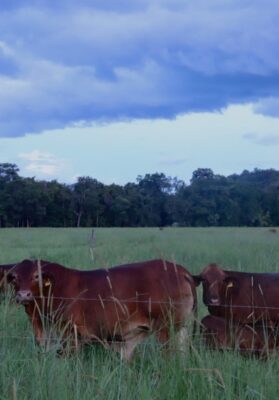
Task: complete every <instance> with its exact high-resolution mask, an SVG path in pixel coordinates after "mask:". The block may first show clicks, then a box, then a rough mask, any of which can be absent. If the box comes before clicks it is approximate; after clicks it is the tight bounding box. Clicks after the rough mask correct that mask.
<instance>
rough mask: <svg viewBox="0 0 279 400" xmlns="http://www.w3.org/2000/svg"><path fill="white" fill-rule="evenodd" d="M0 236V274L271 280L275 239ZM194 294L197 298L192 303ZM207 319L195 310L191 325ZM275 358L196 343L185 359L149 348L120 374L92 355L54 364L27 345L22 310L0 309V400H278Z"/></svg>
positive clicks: (217, 233) (147, 232) (276, 263)
mask: <svg viewBox="0 0 279 400" xmlns="http://www.w3.org/2000/svg"><path fill="white" fill-rule="evenodd" d="M90 237H91V231H90V230H89V229H1V230H0V264H1V263H2V264H4V263H10V262H17V261H19V260H22V259H24V258H30V257H32V258H41V259H45V260H51V261H56V262H59V263H61V264H63V265H66V266H69V267H73V268H80V269H91V268H97V267H98V268H102V267H109V266H112V265H118V264H121V263H126V262H133V261H139V260H146V259H151V258H165V259H169V260H175V261H176V262H177V263H181V264H182V265H184V266H186V267H187V268H188V269H189V270H190V271H191V272H192V273H198V272H199V271H200V270H201V269H202V268H203V267H204V266H205V265H206V264H207V263H209V262H217V263H219V264H220V265H222V266H223V267H227V268H233V269H237V270H242V271H258V272H260V271H270V272H271V271H278V270H279V234H278V235H277V234H273V233H270V232H269V231H268V229H263V228H262V229H245V228H239V229H237V228H226V229H225V228H224V229H223V228H203V229H200V228H196V229H194V228H187V229H186V228H185V229H184V228H175V229H171V228H167V229H164V230H162V231H160V230H159V229H155V228H154V229H150V228H146V229H116V228H114V229H97V230H96V243H95V247H94V250H93V254H92V251H90V245H91V242H90ZM200 292H201V289H200V288H199V298H201V293H200ZM205 314H206V309H205V307H204V306H203V305H202V304H201V301H200V304H199V316H200V317H202V316H203V315H205ZM278 372H279V358H278V357H277V356H276V357H271V358H270V359H268V360H267V361H259V360H257V359H255V358H243V357H241V356H240V355H239V354H237V353H235V352H223V353H221V352H213V351H210V350H208V349H206V348H205V347H204V345H203V343H202V340H201V338H200V337H199V336H197V337H196V338H195V339H194V340H193V342H192V348H191V351H189V349H188V348H187V347H186V346H185V352H184V353H179V352H177V351H173V352H169V353H166V351H164V349H162V348H161V347H160V346H159V345H158V344H157V343H156V342H155V340H154V338H152V337H151V338H150V339H149V340H147V341H145V342H144V343H143V344H142V345H140V346H139V347H138V348H137V351H136V355H135V358H134V360H133V362H132V363H131V364H129V365H127V364H125V363H124V362H121V360H120V359H119V357H118V355H117V354H114V353H112V352H108V351H106V350H103V349H102V348H101V347H100V346H97V345H95V346H88V347H87V348H84V349H82V351H80V352H79V353H78V354H77V355H73V356H71V357H64V358H63V357H62V358H58V357H56V354H55V352H52V351H49V352H46V353H43V352H42V351H41V350H40V349H39V348H38V347H37V346H36V345H35V343H34V338H33V333H32V328H31V326H30V323H29V321H28V319H27V317H26V315H25V313H24V310H23V307H16V306H15V305H14V304H11V303H10V302H9V299H6V300H4V301H3V302H2V303H1V305H0V400H2V399H26V400H27V399H28V400H30V399H61V400H62V399H67V400H68V399H90V400H92V399H105V400H110V399H131V400H132V399H139V400H140V399H144V400H145V399H148V400H149V399H150V400H151V399H152V400H164V399H166V400H169V399H181V400H182V399H183V400H184V399H191V400H193V399H198V400H199V399H201V400H204V399H212V400H219V399H224V400H230V399H237V400H239V399H241V400H242V399H244V400H246V399H247V400H248V399H249V400H250V399H251V400H252V399H270V400H271V399H278V398H279V382H278Z"/></svg>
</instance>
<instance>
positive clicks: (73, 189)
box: [0, 163, 279, 227]
mask: <svg viewBox="0 0 279 400" xmlns="http://www.w3.org/2000/svg"><path fill="white" fill-rule="evenodd" d="M278 225H279V171H276V170H274V169H267V170H260V169H254V170H253V171H251V172H249V171H247V170H245V171H243V172H242V173H241V174H239V175H238V174H233V175H230V176H227V177H225V176H222V175H216V174H214V172H213V171H212V170H211V169H210V168H199V169H197V170H195V171H194V172H193V175H192V179H191V181H190V183H189V184H186V183H185V182H184V181H181V180H178V179H177V178H172V177H167V176H166V175H165V174H163V173H154V174H146V175H145V176H138V177H137V180H136V183H127V184H126V185H124V186H121V185H117V184H111V185H105V184H103V183H101V182H99V181H98V180H96V179H94V178H91V177H89V176H84V177H79V178H78V179H77V182H76V183H74V184H68V185H67V184H63V183H59V182H57V181H56V180H52V181H45V180H36V179H35V178H34V177H32V178H25V177H22V176H20V175H19V168H18V167H17V166H16V165H15V164H10V163H2V164H0V227H38V226H46V227H47V226H52V227H71V226H77V227H81V226H83V227H91V226H97V227H113V226H118V227H147V226H159V227H163V226H278Z"/></svg>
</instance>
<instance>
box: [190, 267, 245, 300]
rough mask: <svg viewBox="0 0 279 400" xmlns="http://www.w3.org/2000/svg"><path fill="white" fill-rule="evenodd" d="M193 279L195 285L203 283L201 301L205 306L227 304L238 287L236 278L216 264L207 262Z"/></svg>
mask: <svg viewBox="0 0 279 400" xmlns="http://www.w3.org/2000/svg"><path fill="white" fill-rule="evenodd" d="M194 280H195V282H196V285H199V284H200V283H202V284H203V302H204V304H206V305H207V306H219V305H222V304H225V303H226V304H227V302H228V300H229V298H230V297H231V295H232V294H233V293H234V292H235V291H236V289H237V287H238V285H237V281H236V279H235V278H234V277H231V276H230V275H229V274H228V273H227V272H226V271H224V270H223V269H222V268H220V267H218V265H216V264H209V265H208V266H207V267H205V269H204V270H203V271H202V272H201V274H200V275H197V276H194Z"/></svg>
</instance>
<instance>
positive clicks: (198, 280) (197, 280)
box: [192, 275, 204, 286]
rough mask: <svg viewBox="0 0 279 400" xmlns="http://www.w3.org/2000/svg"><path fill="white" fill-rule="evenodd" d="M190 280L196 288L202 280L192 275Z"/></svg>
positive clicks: (198, 276)
mask: <svg viewBox="0 0 279 400" xmlns="http://www.w3.org/2000/svg"><path fill="white" fill-rule="evenodd" d="M192 278H193V281H194V283H195V285H196V286H199V284H200V283H201V282H202V281H203V280H204V279H203V278H202V277H201V276H200V275H192Z"/></svg>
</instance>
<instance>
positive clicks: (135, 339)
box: [112, 327, 149, 362]
mask: <svg viewBox="0 0 279 400" xmlns="http://www.w3.org/2000/svg"><path fill="white" fill-rule="evenodd" d="M148 334H149V330H148V329H145V327H144V328H141V327H137V328H135V329H133V330H131V331H129V332H127V333H126V334H125V335H122V338H123V340H122V341H121V342H117V343H114V344H113V345H112V348H113V349H114V350H115V351H117V352H119V353H120V356H121V359H122V360H125V361H127V362H129V361H131V359H132V357H133V353H134V350H135V348H136V346H137V345H138V344H139V343H141V342H142V341H143V340H144V339H145V338H146V337H147V336H148Z"/></svg>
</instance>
